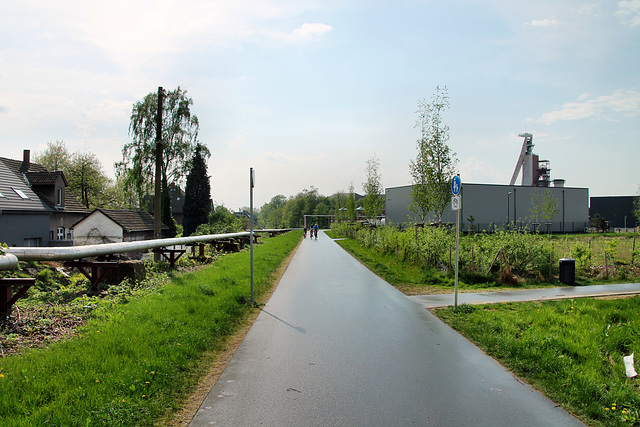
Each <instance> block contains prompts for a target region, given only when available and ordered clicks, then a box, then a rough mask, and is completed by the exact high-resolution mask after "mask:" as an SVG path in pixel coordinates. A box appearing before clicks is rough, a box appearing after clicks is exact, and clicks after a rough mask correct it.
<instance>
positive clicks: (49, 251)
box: [0, 230, 287, 270]
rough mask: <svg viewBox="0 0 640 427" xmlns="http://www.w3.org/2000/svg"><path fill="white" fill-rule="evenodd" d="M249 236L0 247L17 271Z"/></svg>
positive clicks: (2, 266)
mask: <svg viewBox="0 0 640 427" xmlns="http://www.w3.org/2000/svg"><path fill="white" fill-rule="evenodd" d="M284 231H287V230H255V231H254V233H263V232H264V233H273V232H284ZM244 236H247V237H248V236H249V232H241V233H226V234H207V235H203V236H189V237H173V238H168V239H155V240H139V241H135V242H120V243H104V244H101V245H84V246H69V247H62V248H53V247H9V248H6V247H5V248H0V250H1V251H2V252H4V255H0V270H13V269H16V268H18V261H65V260H75V259H82V258H93V257H98V256H102V255H110V254H115V253H125V252H138V251H144V250H147V249H153V248H160V247H164V246H174V245H186V244H190V243H199V242H208V241H212V240H221V239H231V238H236V237H244Z"/></svg>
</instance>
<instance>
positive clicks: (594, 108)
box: [535, 90, 640, 124]
mask: <svg viewBox="0 0 640 427" xmlns="http://www.w3.org/2000/svg"><path fill="white" fill-rule="evenodd" d="M607 112H613V113H619V114H622V115H624V116H636V115H638V114H640V92H638V91H635V90H620V91H617V92H615V93H614V94H613V95H603V96H600V97H597V98H592V97H591V96H589V95H588V94H583V95H581V96H580V97H579V98H578V100H577V101H576V102H567V103H566V104H564V105H563V106H562V108H561V109H560V110H556V111H552V112H550V113H544V114H543V115H542V116H540V118H539V119H537V120H535V121H537V122H541V123H546V124H551V123H553V122H555V121H558V120H581V119H588V118H590V117H595V116H598V115H601V114H606V113H607Z"/></svg>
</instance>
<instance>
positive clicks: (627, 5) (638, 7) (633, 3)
mask: <svg viewBox="0 0 640 427" xmlns="http://www.w3.org/2000/svg"><path fill="white" fill-rule="evenodd" d="M616 15H618V16H620V17H621V18H622V21H623V22H624V23H625V24H627V25H629V26H630V27H637V26H639V25H640V0H622V1H620V2H618V11H617V12H616Z"/></svg>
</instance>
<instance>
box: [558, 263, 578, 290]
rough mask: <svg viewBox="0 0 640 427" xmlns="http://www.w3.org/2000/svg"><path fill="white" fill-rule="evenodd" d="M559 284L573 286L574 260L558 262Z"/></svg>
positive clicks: (574, 276)
mask: <svg viewBox="0 0 640 427" xmlns="http://www.w3.org/2000/svg"><path fill="white" fill-rule="evenodd" d="M559 279H560V283H564V284H566V285H573V284H574V283H575V282H576V260H575V259H573V258H562V259H561V260H560V274H559Z"/></svg>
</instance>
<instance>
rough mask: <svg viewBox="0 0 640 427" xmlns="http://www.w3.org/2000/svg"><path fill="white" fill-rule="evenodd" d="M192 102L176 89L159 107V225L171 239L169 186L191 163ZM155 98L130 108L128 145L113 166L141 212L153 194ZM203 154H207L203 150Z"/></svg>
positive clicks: (195, 126)
mask: <svg viewBox="0 0 640 427" xmlns="http://www.w3.org/2000/svg"><path fill="white" fill-rule="evenodd" d="M192 105H193V100H192V99H191V98H189V97H188V96H187V91H186V90H183V89H182V88H180V86H178V88H176V89H175V90H172V91H168V92H167V93H166V95H165V96H164V97H163V104H162V107H163V108H162V110H163V114H162V154H163V157H162V166H161V182H162V200H163V202H162V204H163V214H162V221H163V222H164V223H165V224H166V225H168V226H169V227H170V229H173V230H172V231H170V232H169V235H175V221H174V220H173V218H172V216H171V203H170V201H171V197H170V195H169V183H177V184H180V183H181V182H182V181H183V180H184V178H185V177H186V175H187V173H188V171H189V169H190V166H191V159H192V157H193V155H194V153H195V149H196V145H197V143H198V132H199V130H200V124H199V122H198V117H197V116H196V115H195V114H191V106H192ZM157 111H158V94H157V93H156V92H151V93H149V94H148V95H147V96H145V97H144V99H142V100H141V101H138V102H136V103H135V104H134V105H133V109H132V111H131V121H130V124H129V135H130V136H131V142H129V143H127V144H125V145H124V147H123V148H122V161H120V162H118V163H116V164H115V169H116V174H117V176H118V179H120V180H122V181H123V182H124V183H125V185H124V187H125V189H126V191H129V192H130V193H131V194H132V195H133V196H134V197H132V198H131V199H133V200H135V201H136V204H137V206H132V207H134V208H138V209H144V208H145V207H146V203H147V201H148V200H149V199H150V196H151V195H152V194H153V192H154V189H153V182H154V172H155V156H156V115H157ZM203 154H205V155H208V154H209V150H208V149H207V148H206V147H203Z"/></svg>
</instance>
